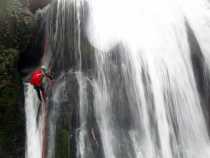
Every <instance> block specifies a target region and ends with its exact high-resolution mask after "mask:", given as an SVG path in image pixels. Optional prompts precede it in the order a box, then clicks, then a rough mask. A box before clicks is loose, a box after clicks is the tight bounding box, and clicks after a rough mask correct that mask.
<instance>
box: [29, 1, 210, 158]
mask: <svg viewBox="0 0 210 158" xmlns="http://www.w3.org/2000/svg"><path fill="white" fill-rule="evenodd" d="M70 2H71V3H70ZM84 2H87V3H88V4H89V7H90V15H89V18H88V24H87V26H86V30H85V31H86V33H87V35H86V37H87V38H88V41H89V42H90V43H91V45H93V46H94V47H95V48H96V49H95V52H94V53H95V60H96V65H95V66H96V67H95V71H96V76H93V77H88V76H86V74H85V73H84V74H83V72H81V65H80V64H81V62H82V60H81V54H82V53H83V52H82V49H81V47H82V41H81V38H80V36H81V34H80V33H81V28H80V25H81V21H80V20H81V19H80V14H79V13H75V14H76V20H77V21H76V24H71V23H68V20H67V21H65V20H66V19H65V16H66V15H68V14H67V12H68V9H66V5H67V6H68V5H69V6H70V5H73V4H74V3H76V4H74V6H75V7H77V8H79V7H82V5H83V3H84ZM209 8H210V5H209V2H208V1H206V0H159V1H157V0H81V1H79V0H78V1H73V0H58V6H57V9H58V14H60V16H59V15H58V16H57V17H56V23H55V25H56V27H55V28H56V29H55V34H54V35H53V39H54V40H55V41H54V42H55V43H56V44H57V45H58V46H60V47H61V50H62V48H63V47H64V45H63V42H64V39H65V38H64V37H65V36H67V35H68V33H69V32H65V29H66V27H69V26H70V25H75V26H76V27H78V28H77V31H78V32H77V36H79V37H77V38H75V39H77V40H78V41H76V42H75V43H77V44H76V46H77V47H76V48H75V49H77V50H76V51H75V52H77V53H79V57H80V58H79V59H80V60H79V70H77V73H76V77H77V81H78V84H79V92H78V94H79V102H78V104H79V105H78V106H79V112H80V129H79V136H78V137H79V138H78V139H77V150H78V151H77V157H81V158H94V156H92V157H91V156H90V155H91V154H92V153H94V152H97V151H96V149H95V148H92V149H91V138H90V137H89V135H90V134H89V133H88V132H90V131H89V130H88V128H89V127H88V125H87V124H88V117H89V115H90V114H89V111H88V109H89V107H90V106H93V108H94V112H93V114H92V113H91V114H92V115H94V117H95V119H96V122H97V126H98V128H99V133H100V140H98V141H101V147H100V148H102V151H103V153H102V155H103V156H104V157H105V158H209V157H210V140H209V136H208V130H207V125H206V121H205V118H204V115H203V111H202V108H201V100H200V97H199V93H198V90H197V87H196V81H195V77H194V73H193V66H192V61H191V52H190V48H189V47H190V43H189V41H188V35H187V27H186V21H187V22H188V24H189V26H190V27H191V28H192V30H193V32H194V34H195V36H196V38H197V40H198V44H199V45H200V47H201V50H202V53H203V55H204V59H205V63H204V65H205V66H206V67H207V68H208V69H209V68H210V65H209V63H210V46H209V43H210V10H209ZM51 25H53V24H51ZM59 34H60V35H59ZM59 37H60V39H59ZM68 38H73V37H68ZM75 43H74V44H75ZM116 45H118V47H116ZM52 51H53V50H52ZM69 53H73V52H71V51H70V50H69ZM92 53H93V52H92ZM64 55H65V53H64ZM113 56H114V57H113ZM63 60H65V56H63ZM61 62H62V64H63V63H64V61H61ZM65 84H66V85H67V84H68V83H67V82H65ZM89 84H90V85H91V86H92V89H93V105H92V104H90V103H89V102H88V101H89V99H90V98H89V97H88V93H89V92H88V86H87V85H89ZM59 91H62V90H59ZM26 92H27V93H26V94H27V96H26V114H27V138H28V140H27V147H28V148H27V155H28V156H27V157H28V158H35V157H36V158H39V157H40V151H41V149H40V147H39V143H40V141H39V139H40V138H41V136H40V135H39V133H38V132H37V129H36V128H35V123H34V116H35V109H34V108H33V106H34V105H35V102H33V100H32V98H33V97H32V90H30V88H29V90H28V91H26ZM55 93H56V94H57V95H58V96H59V95H60V94H58V93H60V92H58V91H56V92H55ZM28 95H29V96H28ZM56 102H58V103H59V101H58V99H56ZM69 102H71V100H70V101H69ZM34 140H35V141H34ZM70 143H71V142H70ZM33 147H35V149H36V150H32V149H34V148H33ZM91 152H92V153H91ZM90 153H91V154H90ZM52 155H53V154H52ZM95 157H96V156H95Z"/></svg>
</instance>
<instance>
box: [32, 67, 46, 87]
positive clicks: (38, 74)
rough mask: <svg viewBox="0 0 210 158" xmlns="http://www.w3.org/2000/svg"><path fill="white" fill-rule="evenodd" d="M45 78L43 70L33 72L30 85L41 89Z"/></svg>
mask: <svg viewBox="0 0 210 158" xmlns="http://www.w3.org/2000/svg"><path fill="white" fill-rule="evenodd" d="M43 77H44V74H43V72H42V70H40V69H39V70H36V71H34V72H33V74H32V76H31V81H30V83H31V84H32V85H33V86H34V87H41V85H42V79H43Z"/></svg>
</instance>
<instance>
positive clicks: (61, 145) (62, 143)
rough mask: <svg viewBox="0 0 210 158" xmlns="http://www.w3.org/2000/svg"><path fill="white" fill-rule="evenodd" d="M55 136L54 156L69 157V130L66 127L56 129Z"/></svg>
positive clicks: (58, 157) (59, 157)
mask: <svg viewBox="0 0 210 158" xmlns="http://www.w3.org/2000/svg"><path fill="white" fill-rule="evenodd" d="M57 132H58V133H57V136H56V150H55V151H56V153H55V157H56V158H61V157H62V158H68V157H69V153H70V151H69V149H70V146H69V131H68V130H66V129H59V130H57Z"/></svg>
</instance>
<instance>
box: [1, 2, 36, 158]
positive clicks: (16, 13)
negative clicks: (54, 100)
mask: <svg viewBox="0 0 210 158" xmlns="http://www.w3.org/2000/svg"><path fill="white" fill-rule="evenodd" d="M22 2H24V0H22V1H21V0H0V63H1V66H0V157H2V158H23V157H24V148H25V140H24V137H25V134H24V133H25V120H24V110H23V109H24V102H23V88H22V86H21V79H20V76H19V74H18V71H17V61H18V56H19V53H21V52H22V51H24V49H26V47H27V45H28V43H29V42H30V39H31V36H32V30H33V27H34V19H33V16H31V15H29V14H26V12H24V7H23V3H22Z"/></svg>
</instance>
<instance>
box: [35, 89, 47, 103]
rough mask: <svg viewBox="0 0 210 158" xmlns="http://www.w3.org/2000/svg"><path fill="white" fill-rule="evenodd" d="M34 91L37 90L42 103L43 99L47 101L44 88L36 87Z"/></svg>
mask: <svg viewBox="0 0 210 158" xmlns="http://www.w3.org/2000/svg"><path fill="white" fill-rule="evenodd" d="M34 89H35V90H36V93H37V96H38V98H39V100H40V101H42V97H43V99H45V92H44V88H43V87H42V86H41V87H34Z"/></svg>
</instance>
